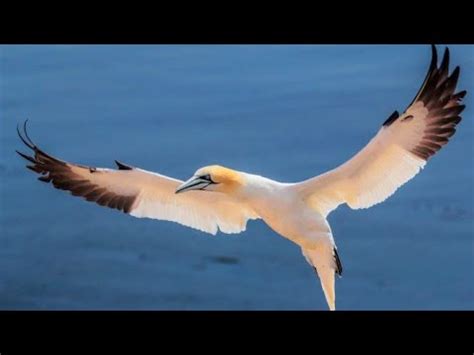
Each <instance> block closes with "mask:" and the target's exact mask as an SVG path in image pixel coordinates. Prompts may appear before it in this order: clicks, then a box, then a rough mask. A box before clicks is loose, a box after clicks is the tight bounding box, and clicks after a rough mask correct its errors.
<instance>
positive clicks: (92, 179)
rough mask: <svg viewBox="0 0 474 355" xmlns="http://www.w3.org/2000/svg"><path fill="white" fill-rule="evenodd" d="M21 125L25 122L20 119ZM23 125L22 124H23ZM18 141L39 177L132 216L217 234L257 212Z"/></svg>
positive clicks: (130, 170)
mask: <svg viewBox="0 0 474 355" xmlns="http://www.w3.org/2000/svg"><path fill="white" fill-rule="evenodd" d="M25 126H26V122H25ZM25 128H26V127H25ZM18 134H19V135H20V138H21V139H22V140H23V142H24V143H25V144H26V145H27V146H28V147H29V148H30V149H31V150H33V152H34V155H33V156H32V157H30V156H28V155H26V154H24V153H21V152H18V151H17V153H18V154H20V155H21V156H22V157H23V158H25V159H26V160H28V161H29V162H30V163H31V164H30V165H27V168H29V169H31V170H33V171H34V172H35V173H38V174H40V175H41V176H40V177H39V178H38V179H39V180H40V181H43V182H46V183H51V184H52V185H53V186H54V187H56V188H58V189H61V190H67V191H69V192H70V193H71V194H72V195H74V196H80V197H82V198H84V199H86V200H87V201H91V202H95V203H97V204H99V205H101V206H106V207H110V208H115V209H118V210H120V211H123V212H125V213H128V214H130V215H132V216H134V217H148V218H155V219H160V220H166V221H173V222H177V223H181V224H183V225H185V226H188V227H191V228H195V229H198V230H201V231H203V232H207V233H211V234H216V233H217V231H218V230H220V231H221V232H224V233H240V232H242V231H244V230H245V228H246V224H247V221H248V220H249V219H256V218H258V216H257V215H256V214H255V213H254V212H253V211H252V210H251V209H250V208H248V206H245V205H243V204H242V203H240V202H238V201H236V200H234V199H233V198H231V197H229V196H227V195H225V194H222V193H219V192H206V191H198V190H196V191H189V192H187V193H185V194H175V190H176V188H177V187H178V186H179V185H180V184H181V183H182V181H180V180H177V179H173V178H170V177H167V176H164V175H160V174H157V173H153V172H149V171H145V170H142V169H138V168H134V167H131V166H128V165H125V164H122V163H120V162H117V161H116V163H117V166H118V170H115V169H104V168H94V167H88V166H82V165H78V164H72V163H68V162H65V161H62V160H59V159H56V158H54V157H52V156H51V155H49V154H46V153H45V152H43V151H42V150H41V149H39V148H38V147H37V146H36V145H34V144H33V143H32V142H31V140H30V139H29V138H28V134H27V133H26V129H25V136H26V138H27V139H28V141H27V140H25V138H23V137H22V136H21V134H20V132H19V131H18Z"/></svg>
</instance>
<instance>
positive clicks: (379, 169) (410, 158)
mask: <svg viewBox="0 0 474 355" xmlns="http://www.w3.org/2000/svg"><path fill="white" fill-rule="evenodd" d="M437 61H438V60H437V53H436V48H435V47H434V46H433V47H432V61H431V65H430V68H429V70H428V74H427V75H426V78H425V81H424V83H423V85H422V86H421V88H420V90H419V91H418V94H417V95H416V96H415V98H414V100H413V102H412V103H411V104H410V105H409V106H408V108H407V109H406V111H405V112H404V113H403V114H402V115H399V114H398V112H396V111H395V112H394V113H393V114H392V115H391V116H390V117H389V118H388V119H387V120H386V121H385V122H384V124H383V126H382V128H381V129H380V130H379V132H378V133H377V135H376V136H375V137H374V138H373V139H372V140H371V141H370V142H369V143H368V144H367V145H366V146H365V147H364V148H363V149H362V150H361V151H360V152H358V153H357V154H356V155H355V156H354V157H353V158H352V159H350V160H348V161H347V162H346V163H344V164H342V165H341V166H339V167H338V168H336V169H334V170H331V171H329V172H327V173H325V174H322V175H319V176H317V177H315V178H312V179H309V180H306V181H304V182H302V183H299V184H296V185H295V188H296V189H298V191H299V193H300V194H301V195H302V198H303V199H305V200H306V201H307V202H308V204H309V205H310V206H311V207H313V208H314V209H316V210H317V211H318V212H320V213H321V214H322V215H323V216H325V217H326V216H327V215H328V214H329V213H330V212H331V211H332V210H334V209H335V208H336V207H337V206H339V205H340V204H342V203H347V204H348V205H349V207H351V208H353V209H359V208H368V207H371V206H373V205H375V204H377V203H380V202H382V201H384V200H385V199H387V198H388V197H389V196H391V195H392V194H393V193H394V192H395V191H396V190H397V189H398V188H399V187H400V186H402V185H403V184H404V183H406V182H407V181H408V180H410V179H411V178H413V177H414V176H415V175H416V174H417V173H418V172H419V171H420V170H421V169H422V168H423V167H424V166H425V164H426V162H427V160H428V159H429V158H430V157H431V156H432V155H433V154H435V153H436V152H437V151H438V150H440V149H441V147H442V146H444V145H445V144H446V143H448V140H449V138H450V137H451V136H452V135H453V134H454V133H455V132H456V128H455V127H456V125H457V124H458V123H459V122H460V121H461V117H460V113H461V112H462V111H463V109H464V105H461V104H460V101H461V100H462V98H463V97H464V95H465V94H466V91H461V92H459V93H455V90H456V85H457V81H458V77H459V67H456V68H455V69H454V71H453V72H452V74H451V75H449V69H448V67H449V51H448V49H447V48H446V51H445V54H444V57H443V60H442V62H441V65H440V67H439V68H438V66H437Z"/></svg>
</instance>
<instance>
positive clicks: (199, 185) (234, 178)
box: [176, 165, 243, 193]
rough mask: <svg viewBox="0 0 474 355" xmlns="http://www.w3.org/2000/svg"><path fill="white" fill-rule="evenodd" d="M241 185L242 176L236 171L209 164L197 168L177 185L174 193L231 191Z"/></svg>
mask: <svg viewBox="0 0 474 355" xmlns="http://www.w3.org/2000/svg"><path fill="white" fill-rule="evenodd" d="M242 185H243V177H242V174H240V173H239V172H238V171H235V170H232V169H228V168H224V167H223V166H219V165H211V166H206V167H204V168H200V169H198V170H197V171H196V172H195V173H194V175H193V176H192V177H191V178H190V179H189V180H187V181H185V182H184V183H183V184H181V185H180V186H178V188H177V189H176V193H182V192H186V191H191V190H205V191H218V192H223V193H232V192H234V191H235V190H237V189H238V188H239V187H241V186H242Z"/></svg>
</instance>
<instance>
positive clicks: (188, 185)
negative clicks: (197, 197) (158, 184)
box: [175, 176, 211, 194]
mask: <svg viewBox="0 0 474 355" xmlns="http://www.w3.org/2000/svg"><path fill="white" fill-rule="evenodd" d="M210 183H211V182H210V181H209V180H205V179H202V178H200V177H198V176H193V177H192V178H191V179H189V180H188V181H185V182H183V183H182V184H181V185H180V186H178V188H177V189H176V191H175V193H177V194H179V193H181V192H185V191H190V190H204V189H205V188H206V187H207V186H208V185H209V184H210Z"/></svg>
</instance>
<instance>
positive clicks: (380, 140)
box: [17, 46, 466, 310]
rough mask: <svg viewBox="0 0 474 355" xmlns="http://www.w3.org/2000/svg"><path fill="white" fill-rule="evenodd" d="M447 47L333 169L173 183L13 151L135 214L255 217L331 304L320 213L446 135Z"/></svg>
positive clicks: (221, 219)
mask: <svg viewBox="0 0 474 355" xmlns="http://www.w3.org/2000/svg"><path fill="white" fill-rule="evenodd" d="M448 67H449V49H448V48H446V50H445V52H444V56H443V59H442V61H441V64H440V66H439V67H438V58H437V51H436V47H435V46H432V59H431V64H430V66H429V69H428V73H427V74H426V78H425V80H424V82H423V84H422V85H421V88H420V89H419V91H418V93H417V94H416V96H415V98H414V99H413V101H412V102H411V103H410V104H409V105H408V106H407V108H406V110H405V111H404V112H403V113H402V114H399V113H398V112H397V111H395V112H393V113H392V114H391V115H390V116H389V117H388V119H387V120H386V121H385V122H384V123H383V124H382V127H381V128H380V129H379V131H378V132H377V134H376V135H375V136H374V137H373V139H372V140H370V142H369V143H368V144H367V145H366V146H365V147H364V148H363V149H362V150H360V151H359V152H358V153H357V154H356V155H354V156H353V157H352V158H351V159H349V160H348V161H347V162H345V163H344V164H342V165H340V166H339V167H337V168H335V169H333V170H330V171H328V172H326V173H324V174H322V175H319V176H316V177H312V178H310V179H307V180H305V181H302V182H297V183H283V182H278V181H275V180H272V179H269V178H266V177H263V176H258V175H254V174H250V173H246V172H243V171H236V170H233V169H230V168H226V167H224V166H220V165H212V166H206V167H203V168H200V169H198V170H197V171H196V172H195V173H194V174H193V175H192V176H191V178H190V179H189V180H187V181H184V182H183V181H181V180H178V179H175V178H172V177H168V176H164V175H161V174H158V173H155V172H151V171H146V170H143V169H140V168H137V167H133V166H130V165H127V164H124V163H121V162H119V161H115V163H116V164H117V169H107V168H96V167H91V166H84V165H79V164H73V163H69V162H66V161H63V160H59V159H57V158H55V157H53V156H51V155H49V154H47V153H45V152H44V151H43V150H41V149H40V148H38V147H37V146H36V145H35V144H34V143H33V142H32V141H31V139H30V138H29V137H28V133H27V131H26V121H25V124H24V126H23V131H24V134H23V135H24V136H23V135H22V134H21V133H20V130H19V129H18V127H17V131H18V135H19V136H20V138H21V140H22V141H23V143H24V144H26V146H27V147H28V148H30V149H31V150H32V151H33V153H34V154H33V156H28V155H26V154H24V153H21V152H19V151H17V153H18V154H19V155H21V156H22V157H23V158H25V159H26V160H28V161H29V162H30V163H31V165H27V168H29V169H31V170H33V171H34V172H35V173H38V174H40V175H41V176H40V177H39V178H38V179H39V180H40V181H43V182H45V183H51V184H52V185H53V186H54V187H55V188H58V189H61V190H67V191H69V192H70V193H71V194H72V195H74V196H80V197H82V198H84V199H86V200H87V201H92V202H96V203H97V204H99V205H101V206H107V207H110V208H115V209H117V210H120V211H123V212H125V213H127V214H129V215H132V216H134V217H138V218H145V217H146V218H153V219H159V220H165V221H173V222H177V223H180V224H182V225H185V226H188V227H191V228H195V229H198V230H200V231H202V232H206V233H210V234H216V233H217V232H218V231H221V232H222V233H240V232H243V231H245V229H246V224H247V221H248V220H254V219H262V220H263V221H264V222H265V223H266V224H267V225H268V226H269V227H270V228H271V229H273V230H274V231H275V232H277V233H278V234H280V235H281V236H283V237H285V238H288V239H289V240H291V241H292V242H294V243H295V244H297V245H298V246H299V247H300V248H301V251H302V253H303V255H304V257H305V258H306V260H307V262H308V263H309V264H310V266H311V267H312V268H314V270H315V272H316V275H318V277H319V279H320V283H321V286H322V289H323V293H324V295H325V298H326V301H327V304H328V306H329V309H330V310H335V308H336V303H335V302H336V294H335V274H337V275H339V276H340V275H341V274H342V263H341V259H340V257H339V254H338V250H337V247H336V244H335V242H334V238H333V234H332V232H331V227H330V225H329V223H328V221H327V217H328V215H329V213H330V212H331V211H333V210H334V209H335V208H336V207H338V206H339V205H341V204H344V203H345V204H347V205H348V206H349V207H350V208H352V209H362V208H368V207H371V206H373V205H375V204H378V203H380V202H382V201H384V200H385V199H387V198H388V197H389V196H391V195H392V194H393V193H394V192H395V191H396V190H397V189H398V188H399V187H400V186H402V185H403V184H404V183H406V182H407V181H408V180H410V179H412V178H413V177H414V176H415V175H416V174H418V172H420V170H421V169H423V167H424V166H425V164H426V162H427V161H428V159H429V158H430V157H431V156H433V155H434V154H435V153H436V152H437V151H438V150H440V149H441V147H443V146H444V145H445V144H446V143H448V140H449V138H450V137H451V136H452V135H453V134H454V133H455V131H456V128H455V127H456V126H457V124H458V123H459V122H460V121H461V117H460V113H461V112H462V111H463V109H464V107H465V106H464V105H461V104H460V102H461V101H462V99H463V97H464V96H465V94H466V91H460V92H457V93H455V91H456V85H457V82H458V78H459V70H460V69H459V66H458V67H456V68H455V69H454V71H453V72H452V73H451V74H450V73H449V69H448Z"/></svg>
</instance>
